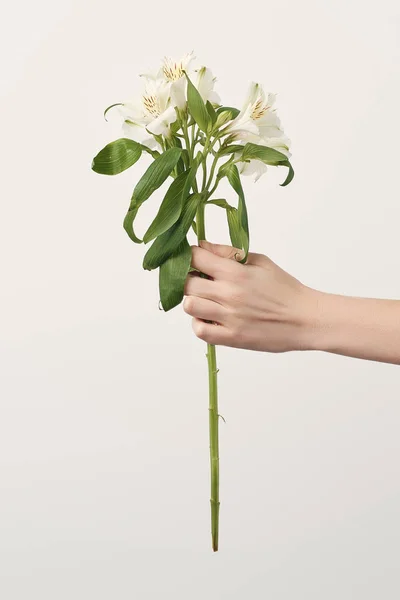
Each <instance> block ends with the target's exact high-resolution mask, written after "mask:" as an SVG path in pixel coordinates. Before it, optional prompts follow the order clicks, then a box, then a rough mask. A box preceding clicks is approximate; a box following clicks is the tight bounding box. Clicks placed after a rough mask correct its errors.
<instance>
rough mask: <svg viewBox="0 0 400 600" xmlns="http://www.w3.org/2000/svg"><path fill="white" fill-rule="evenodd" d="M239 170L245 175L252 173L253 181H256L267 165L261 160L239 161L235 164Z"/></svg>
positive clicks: (265, 170)
mask: <svg viewBox="0 0 400 600" xmlns="http://www.w3.org/2000/svg"><path fill="white" fill-rule="evenodd" d="M237 166H238V169H239V172H240V173H241V174H242V175H245V176H251V175H254V181H258V180H259V179H260V177H261V175H263V174H264V173H266V172H267V170H268V167H267V165H266V164H265V163H263V162H262V161H261V160H251V161H250V162H239V163H238V164H237Z"/></svg>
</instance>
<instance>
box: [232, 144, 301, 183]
mask: <svg viewBox="0 0 400 600" xmlns="http://www.w3.org/2000/svg"><path fill="white" fill-rule="evenodd" d="M251 159H256V160H261V161H262V162H264V163H266V164H267V165H273V166H283V167H288V169H289V172H288V174H287V177H286V179H285V181H284V182H283V183H281V184H280V185H281V186H285V185H288V184H289V183H290V182H291V181H292V179H293V177H294V170H293V167H292V165H291V163H290V161H289V159H288V157H287V156H286V154H283V152H279V151H278V150H275V148H268V147H267V146H258V145H257V144H251V143H248V144H246V145H245V147H244V150H243V154H242V160H251Z"/></svg>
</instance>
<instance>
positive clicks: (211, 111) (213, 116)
mask: <svg viewBox="0 0 400 600" xmlns="http://www.w3.org/2000/svg"><path fill="white" fill-rule="evenodd" d="M206 109H207V112H208V114H209V117H210V119H211V124H212V125H214V123H215V121H216V120H217V113H216V112H215V109H214V107H213V105H212V104H211V102H210V101H209V100H207V102H206Z"/></svg>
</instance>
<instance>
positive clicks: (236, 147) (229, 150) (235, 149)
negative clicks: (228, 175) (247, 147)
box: [218, 144, 244, 156]
mask: <svg viewBox="0 0 400 600" xmlns="http://www.w3.org/2000/svg"><path fill="white" fill-rule="evenodd" d="M243 148H244V146H241V145H240V144H232V145H231V146H223V147H222V148H221V149H220V150H218V156H225V155H226V154H232V153H233V152H234V153H236V152H242V151H243Z"/></svg>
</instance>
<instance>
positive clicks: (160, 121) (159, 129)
mask: <svg viewBox="0 0 400 600" xmlns="http://www.w3.org/2000/svg"><path fill="white" fill-rule="evenodd" d="M176 119H177V116H176V111H175V108H173V107H172V106H170V107H169V108H167V110H165V111H164V112H163V113H161V115H160V116H159V117H157V118H156V119H154V120H153V121H151V123H149V124H148V125H147V129H148V131H150V132H151V133H153V134H154V135H164V136H168V135H169V126H170V124H171V123H174V122H175V121H176Z"/></svg>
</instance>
